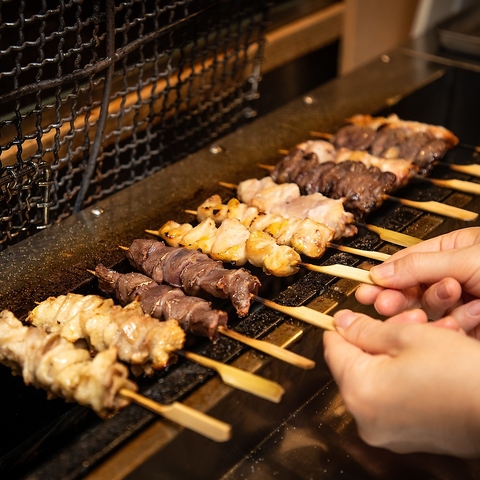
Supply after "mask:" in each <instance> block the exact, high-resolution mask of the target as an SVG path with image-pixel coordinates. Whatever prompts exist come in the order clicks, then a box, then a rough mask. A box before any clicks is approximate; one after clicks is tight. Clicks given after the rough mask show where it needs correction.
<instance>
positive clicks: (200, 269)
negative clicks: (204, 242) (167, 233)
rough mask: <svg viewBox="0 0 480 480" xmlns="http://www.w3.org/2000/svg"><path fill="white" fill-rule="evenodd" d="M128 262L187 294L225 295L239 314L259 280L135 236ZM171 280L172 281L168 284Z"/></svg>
mask: <svg viewBox="0 0 480 480" xmlns="http://www.w3.org/2000/svg"><path fill="white" fill-rule="evenodd" d="M127 258H128V260H129V261H130V263H131V265H132V266H133V267H134V268H136V269H137V270H139V271H140V272H142V273H144V274H145V275H148V276H149V277H151V278H153V280H155V281H156V282H158V283H162V282H166V283H169V284H171V285H174V286H178V287H181V288H182V289H183V290H184V291H185V293H186V294H187V295H195V296H198V295H199V294H201V295H202V296H203V295H205V294H208V295H213V296H214V297H218V298H229V299H230V301H231V302H232V304H233V306H234V307H235V309H236V311H237V313H238V315H239V316H241V317H243V316H245V315H247V313H248V311H249V309H250V303H251V296H252V294H254V295H256V294H257V293H258V289H259V287H260V281H259V280H258V278H257V277H256V276H254V275H252V274H251V273H250V272H248V271H247V270H245V269H244V268H238V269H234V270H229V269H226V268H224V267H223V264H222V262H219V261H215V260H212V259H211V258H210V257H208V255H205V254H204V253H200V252H197V251H195V250H188V249H186V248H182V247H169V246H167V245H165V243H163V242H160V241H157V240H148V239H136V240H134V241H133V242H132V244H131V245H130V248H129V249H128V251H127ZM172 281H173V282H175V283H172Z"/></svg>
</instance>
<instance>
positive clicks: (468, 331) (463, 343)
mask: <svg viewBox="0 0 480 480" xmlns="http://www.w3.org/2000/svg"><path fill="white" fill-rule="evenodd" d="M370 274H371V276H372V279H373V280H374V281H375V283H376V285H377V286H370V285H362V286H360V287H359V289H358V290H357V293H356V296H357V299H358V300H359V301H360V302H361V303H364V304H373V305H374V306H375V308H376V309H377V311H378V312H379V313H380V314H382V315H385V316H388V317H390V318H388V320H386V321H385V322H380V321H377V320H373V319H372V318H370V317H368V316H366V315H361V314H356V313H354V312H351V311H347V310H344V311H340V312H338V313H337V314H336V315H335V323H336V325H337V329H338V331H337V332H325V336H324V344H325V358H326V361H327V363H328V365H329V367H330V369H331V371H332V374H333V376H334V378H335V380H336V381H337V383H338V386H339V388H340V392H341V394H342V397H343V399H344V402H345V404H346V406H347V408H348V409H349V410H350V412H351V413H352V414H353V416H354V417H355V419H356V421H357V425H358V429H359V434H360V436H361V437H362V438H363V439H364V440H365V441H366V442H367V443H369V444H371V445H375V446H380V447H385V448H389V449H391V450H393V451H396V452H414V451H424V452H433V453H447V454H453V455H457V456H462V457H475V456H478V455H479V454H480V375H478V365H480V363H479V362H480V343H478V341H477V340H476V338H477V337H479V335H480V327H479V325H480V228H467V229H463V230H458V231H454V232H452V233H449V234H447V235H443V236H440V237H437V238H434V239H431V240H427V241H425V242H422V243H420V244H418V245H415V246H414V247H410V248H407V249H405V250H402V251H401V252H398V253H396V254H395V255H393V256H392V257H391V258H390V259H389V260H388V261H386V262H384V263H383V264H382V265H379V266H377V267H374V268H372V269H371V271H370ZM428 319H433V320H436V321H435V322H429V323H427V320H428ZM439 327H442V328H439ZM472 337H473V338H472Z"/></svg>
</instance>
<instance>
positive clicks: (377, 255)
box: [145, 182, 390, 262]
mask: <svg viewBox="0 0 480 480" xmlns="http://www.w3.org/2000/svg"><path fill="white" fill-rule="evenodd" d="M220 184H221V185H222V186H224V187H225V186H226V185H232V184H227V183H224V182H220ZM185 213H189V214H191V215H196V214H197V212H196V211H195V210H185ZM145 231H146V232H147V233H150V234H152V235H158V232H156V231H155V230H145ZM326 247H327V248H334V249H335V250H339V251H340V252H345V253H353V254H354V255H359V256H360V257H365V258H371V259H373V260H380V261H381V262H383V261H385V260H387V259H389V258H390V255H389V254H388V253H382V252H375V251H373V250H362V249H360V248H353V247H348V246H345V245H338V244H336V243H332V242H328V243H327V244H326Z"/></svg>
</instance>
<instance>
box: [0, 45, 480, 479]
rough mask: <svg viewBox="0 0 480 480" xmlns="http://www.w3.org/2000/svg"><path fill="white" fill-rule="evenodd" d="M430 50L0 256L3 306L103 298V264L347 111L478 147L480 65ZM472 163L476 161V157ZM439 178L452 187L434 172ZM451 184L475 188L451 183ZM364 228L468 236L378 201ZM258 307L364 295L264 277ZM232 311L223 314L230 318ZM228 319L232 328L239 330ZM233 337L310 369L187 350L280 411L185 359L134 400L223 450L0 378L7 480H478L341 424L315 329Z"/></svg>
mask: <svg viewBox="0 0 480 480" xmlns="http://www.w3.org/2000/svg"><path fill="white" fill-rule="evenodd" d="M431 41H432V42H433V40H432V38H431V37H428V38H427V41H426V43H420V44H412V45H409V46H407V47H406V48H403V49H399V50H397V51H395V52H392V53H391V54H390V55H389V56H388V57H383V58H382V59H379V60H378V61H375V62H373V63H372V64H369V65H367V66H366V67H364V68H362V69H360V70H358V71H356V72H354V73H353V74H351V75H348V76H345V77H342V78H338V79H336V80H334V81H332V82H329V83H327V84H325V85H323V86H321V87H319V88H317V89H315V90H313V91H312V92H309V94H308V97H306V98H299V99H298V100H296V101H294V102H292V103H290V104H288V105H286V106H284V107H282V108H280V109H279V110H277V111H275V112H274V113H272V114H269V115H266V116H265V117H263V118H260V119H258V120H255V121H254V122H253V123H251V124H250V125H246V126H242V127H241V128H238V129H236V130H235V131H234V132H232V133H229V134H228V135H226V136H223V137H221V138H218V139H215V142H214V143H212V138H211V137H209V139H208V142H206V143H208V145H207V146H206V147H204V148H202V149H200V150H198V151H197V152H195V153H193V154H191V155H188V156H186V157H185V158H182V159H181V160H179V161H176V162H173V163H170V164H169V165H167V166H163V168H162V169H161V170H160V171H159V172H156V173H154V174H152V175H149V176H148V177H147V178H144V179H142V180H141V181H139V182H135V183H134V184H133V185H130V186H128V188H124V189H121V190H120V191H118V192H116V193H114V194H112V195H109V196H108V197H107V198H104V199H102V200H100V201H97V202H92V203H91V204H90V203H89V204H86V205H84V208H83V209H82V210H81V211H79V212H78V213H75V214H73V215H68V216H67V218H65V219H63V220H62V221H61V222H57V223H55V224H53V225H50V226H49V227H48V228H47V229H44V230H43V231H40V232H39V233H36V234H35V235H30V236H27V238H24V239H23V240H22V241H19V242H16V243H15V244H13V245H10V246H9V247H8V248H6V249H5V250H4V251H3V252H2V253H1V256H0V265H1V269H2V272H3V279H2V280H3V281H2V288H1V292H0V295H1V305H2V307H3V308H9V309H11V310H13V311H14V312H15V313H17V314H18V315H19V316H23V315H25V314H26V312H27V311H28V310H29V309H31V308H32V307H33V306H34V305H35V302H36V301H42V300H44V299H45V298H46V297H47V296H50V295H59V294H64V293H66V292H68V291H75V292H79V293H98V289H97V286H96V281H95V279H93V278H92V277H91V275H90V274H89V273H88V272H87V269H93V268H94V267H95V265H96V264H97V263H98V262H103V263H105V264H106V265H108V266H115V267H116V268H118V269H120V270H122V271H126V270H127V269H128V265H127V264H126V262H125V258H124V253H123V252H122V251H121V250H120V249H119V248H118V246H119V245H120V244H122V245H128V244H129V242H131V241H132V240H133V239H134V238H138V237H142V236H144V230H145V229H147V228H152V227H153V228H155V227H158V226H160V225H161V224H162V223H163V222H165V221H166V220H169V219H176V220H177V221H188V220H189V219H190V218H189V217H188V216H187V214H185V209H188V208H195V207H196V206H197V205H198V204H199V202H200V201H202V200H204V199H205V198H206V197H207V196H209V195H211V194H213V193H219V194H220V195H222V196H224V197H225V195H226V192H225V190H224V189H222V187H220V186H219V184H218V182H219V181H227V182H232V183H236V182H238V181H241V180H243V179H246V178H250V177H253V176H261V175H264V172H263V171H262V170H261V169H260V168H259V167H258V164H259V163H274V162H275V161H276V160H277V159H278V151H279V149H285V148H288V147H291V146H293V145H295V144H296V143H298V142H300V141H302V140H304V139H305V138H307V137H309V133H310V132H311V131H325V132H329V131H330V132H331V131H334V130H335V129H336V128H338V127H340V126H341V125H342V124H343V120H344V118H346V117H348V116H350V115H352V114H354V113H359V112H361V113H372V114H386V113H397V114H398V115H399V116H401V117H403V118H408V119H413V120H418V121H424V122H430V123H436V124H441V125H444V126H445V127H447V128H449V129H451V130H453V131H454V132H455V133H456V134H457V135H458V136H459V137H460V139H461V141H462V143H464V144H469V145H478V144H480V135H479V133H478V132H479V131H480V124H479V123H480V121H479V120H478V115H477V114H476V112H477V110H478V108H479V107H480V93H479V90H478V88H477V86H478V84H479V80H480V67H479V66H478V65H477V64H475V63H474V62H469V61H464V60H462V59H458V58H455V57H452V56H448V55H446V54H443V53H442V54H440V53H441V52H440V53H439V51H438V49H437V48H436V46H435V43H434V42H433V43H432V44H430V43H429V42H431ZM472 155H473V154H472V152H471V150H469V149H468V148H457V149H456V150H455V151H453V152H450V153H449V154H448V156H447V158H446V160H447V161H450V162H452V163H470V162H471V161H472ZM473 160H477V159H476V158H475V156H473ZM434 174H435V175H436V176H439V177H441V178H450V177H453V175H452V173H451V172H450V171H449V170H447V169H442V168H441V167H436V169H435V171H434ZM455 178H462V179H468V180H471V181H476V182H478V180H476V179H470V178H469V177H467V176H464V175H459V174H455ZM401 194H402V196H405V197H408V198H412V199H415V200H436V201H441V202H445V203H449V204H452V205H455V206H458V207H462V208H468V209H469V210H475V211H480V199H478V198H477V197H474V196H471V195H467V194H461V193H458V192H453V191H449V190H446V189H442V188H438V187H434V186H427V185H425V184H421V183H418V184H412V185H409V186H408V187H406V188H405V189H404V190H403V191H402V192H401ZM369 221H370V222H371V223H374V224H377V225H379V226H382V227H386V228H390V229H393V230H398V231H402V232H404V233H407V234H410V235H414V236H417V237H420V238H428V237H430V236H435V235H438V234H440V233H444V232H447V231H451V230H454V229H458V228H461V227H463V226H465V223H464V222H462V221H457V220H453V219H446V218H444V217H441V216H437V215H431V214H425V213H422V212H420V211H418V210H415V209H412V208H409V207H404V206H399V205H396V204H394V203H390V202H387V203H385V204H384V205H383V206H382V207H381V208H380V209H379V210H378V211H377V212H375V213H374V214H372V215H371V217H369ZM351 245H352V246H355V247H358V248H365V249H369V250H373V249H375V250H381V251H385V252H388V253H392V252H393V251H394V250H395V248H394V247H393V246H391V245H389V244H386V243H384V242H382V241H381V240H380V239H379V238H378V237H377V236H376V235H375V234H373V233H371V232H368V231H366V230H364V229H361V230H360V234H359V235H358V236H356V237H355V238H354V239H353V240H352V241H351ZM322 262H323V263H327V264H328V263H343V264H347V265H362V264H364V263H365V260H361V259H359V258H358V257H355V256H353V255H349V254H345V253H333V252H329V253H328V254H327V255H326V256H325V257H324V258H323V259H322ZM253 271H254V273H257V274H258V275H259V277H260V278H261V280H262V283H263V286H262V291H261V294H262V296H264V297H268V298H270V299H274V300H276V301H277V302H279V303H284V304H288V305H309V306H310V307H312V308H315V309H317V310H319V311H324V312H326V311H332V310H334V309H335V308H338V307H352V308H355V309H357V310H363V311H367V312H370V313H371V311H370V310H369V309H368V308H365V307H360V306H359V305H358V304H356V302H355V300H354V299H353V297H352V292H353V291H354V289H355V286H356V285H355V283H354V282H351V281H346V280H341V279H337V278H333V277H329V276H327V275H323V274H319V273H315V272H308V273H306V272H300V273H299V274H298V275H296V276H295V277H293V278H289V279H282V280H280V279H276V278H271V277H266V276H265V275H262V274H261V273H260V272H258V271H256V270H254V269H253ZM223 306H224V305H222V307H223ZM233 318H234V315H232V319H233ZM232 326H233V327H234V328H236V329H238V330H239V331H240V332H242V333H245V334H247V335H250V336H252V337H262V338H264V337H269V338H270V339H271V340H272V341H274V342H277V343H285V342H288V341H289V339H290V338H293V337H294V336H295V334H296V333H298V331H301V332H302V335H301V337H300V339H299V340H296V341H295V343H294V344H293V345H292V347H291V348H292V349H293V350H295V351H296V352H297V353H300V354H302V355H305V356H307V357H310V358H312V359H314V360H316V362H317V366H316V368H315V369H313V370H311V371H298V370H297V369H295V368H294V367H291V366H288V365H286V364H283V363H281V362H279V361H277V360H274V359H271V358H269V357H267V356H263V355H260V354H258V353H256V352H253V351H251V350H250V349H247V348H245V347H243V346H242V345H240V344H238V343H236V342H234V341H233V340H229V339H226V338H221V339H220V340H219V342H218V343H216V344H214V345H213V344H210V343H208V342H206V341H201V340H198V339H195V340H192V344H191V345H190V347H191V348H193V349H195V350H196V351H199V352H200V353H202V354H205V355H207V356H212V357H213V358H216V359H219V360H221V361H224V362H231V363H234V364H236V365H239V366H241V367H242V368H245V369H247V370H249V371H254V372H257V373H259V374H261V375H263V376H265V377H268V378H271V379H273V380H275V381H278V382H279V383H280V384H282V385H283V386H284V387H285V390H286V393H285V395H284V397H283V399H282V401H281V402H280V403H279V404H278V405H274V404H271V403H269V402H267V401H265V400H261V399H258V398H256V397H253V396H251V395H248V394H245V393H242V392H239V391H234V390H231V389H229V388H227V387H225V386H224V385H222V384H221V382H220V381H219V380H218V378H217V377H216V376H215V375H214V374H213V373H212V372H210V371H209V370H207V369H205V368H203V367H200V366H198V365H196V364H193V363H190V362H187V361H183V360H180V361H179V362H178V363H177V364H176V365H174V366H172V367H170V368H168V369H167V370H166V371H164V372H161V373H159V374H158V375H156V376H155V377H154V378H152V379H144V380H142V381H141V382H140V386H141V391H142V393H144V394H145V395H147V396H149V397H152V398H154V399H155V400H157V401H160V402H165V403H169V402H171V401H173V400H177V399H178V400H181V401H183V402H185V403H188V404H190V405H192V406H194V407H195V408H198V409H200V410H203V411H206V412H208V413H209V414H211V415H213V416H215V417H217V418H219V419H221V420H224V421H226V422H228V423H230V424H231V425H232V426H233V432H234V434H233V439H232V440H231V441H230V442H228V443H226V444H218V443H215V442H212V441H210V440H207V439H205V438H203V437H202V436H200V435H198V434H195V433H192V432H190V431H185V430H183V429H181V428H179V427H177V426H176V425H174V424H172V423H170V422H168V421H166V420H163V419H159V418H158V417H156V416H155V415H153V414H151V413H149V412H147V411H145V410H143V409H141V408H140V407H137V406H136V405H131V406H130V407H128V408H127V409H126V410H124V411H122V412H120V413H119V414H118V415H117V416H115V417H114V418H112V419H110V420H108V421H101V420H100V419H98V418H97V417H96V416H95V415H94V414H93V413H92V412H90V411H89V410H88V409H84V408H82V407H79V406H75V405H67V404H65V403H64V402H63V401H61V400H51V401H47V400H46V399H45V395H44V393H43V392H37V391H36V390H34V389H31V388H26V387H25V386H23V384H22V380H21V379H20V378H17V377H12V376H11V375H10V372H9V371H8V370H7V369H5V368H2V369H0V376H1V382H2V395H1V397H0V406H1V412H2V432H3V435H2V443H1V451H0V472H2V478H9V477H10V478H16V477H24V478H30V479H43V478H62V479H66V478H71V479H74V478H89V479H97V478H108V477H111V478H129V479H131V480H134V479H140V478H141V479H145V478H162V479H178V478H198V479H204V478H223V479H225V480H227V479H228V480H230V479H237V478H250V479H257V478H258V479H260V478H261V479H265V478H292V479H307V478H325V479H328V478H339V477H340V478H355V479H363V478H365V479H378V478H382V479H383V478H385V479H387V478H388V479H395V478H408V477H412V476H413V477H415V476H422V477H424V478H439V479H440V478H441V479H456V478H465V479H470V478H471V479H473V478H478V477H479V476H480V464H479V463H478V462H467V461H463V460H459V459H455V458H451V457H446V456H434V455H420V454H418V455H417V454H416V455H402V456H400V455H395V454H392V453H389V452H386V451H383V450H380V449H374V448H371V447H368V446H367V445H365V444H364V443H363V442H362V441H361V440H360V439H359V438H358V435H357V434H356V431H355V426H354V422H353V421H352V418H351V417H350V416H349V414H348V413H347V412H346V411H345V409H344V407H343V405H342V403H341V400H340V397H339V395H338V390H337V389H336V387H335V385H334V383H333V381H332V379H331V376H330V374H329V372H328V369H327V367H326V365H325V363H324V362H323V360H322V355H323V350H322V332H321V331H320V330H318V329H315V328H313V327H309V326H307V325H305V324H303V323H301V322H297V321H294V320H292V319H290V318H288V317H286V316H284V315H280V314H278V313H275V312H274V311H271V310H268V309H266V308H263V307H262V308H260V307H255V308H253V309H252V313H251V314H250V315H249V316H248V317H247V318H245V319H244V320H242V321H234V323H233V324H232Z"/></svg>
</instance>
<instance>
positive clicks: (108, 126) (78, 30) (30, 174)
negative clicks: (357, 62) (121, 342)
mask: <svg viewBox="0 0 480 480" xmlns="http://www.w3.org/2000/svg"><path fill="white" fill-rule="evenodd" d="M269 6H270V5H269V2H268V1H263V2H257V1H254V0H248V1H240V0H235V1H229V2H224V1H219V0H216V1H213V0H183V1H171V2H165V1H160V0H127V1H122V2H119V1H114V0H105V1H99V0H95V1H91V2H83V0H70V1H68V0H56V1H54V0H42V1H41V2H27V1H26V0H21V1H20V2H17V1H13V0H3V1H0V65H1V66H0V92H3V93H2V94H0V105H1V108H2V110H1V112H2V113H0V205H1V207H0V208H1V212H0V249H3V248H5V247H6V246H8V245H11V244H13V243H15V242H17V241H19V240H21V239H24V238H25V237H26V236H29V235H31V234H33V233H35V232H36V231H37V230H38V229H41V228H45V227H47V226H48V225H50V224H52V223H54V222H56V221H60V220H62V219H64V218H66V217H68V216H70V215H71V214H72V213H75V212H77V211H79V210H81V209H83V208H85V207H87V206H89V205H91V204H92V203H94V202H96V201H98V200H100V199H102V198H105V197H106V196H108V195H110V194H112V193H114V192H116V191H118V190H120V189H122V188H124V187H126V186H129V185H132V184H133V183H136V182H137V181H139V180H142V179H143V178H145V177H147V176H149V175H151V174H152V173H153V172H156V171H158V170H160V169H161V168H163V167H165V166H166V165H168V164H169V163H172V162H174V161H176V160H178V159H180V158H183V157H185V156H186V155H188V154H189V153H191V152H193V151H195V150H198V149H199V148H200V147H202V146H204V145H206V144H207V143H209V142H212V141H213V140H214V139H216V138H218V137H219V136H222V135H224V134H225V133H227V132H229V131H231V130H232V129H233V127H237V126H238V125H240V124H242V123H243V122H246V121H247V120H248V119H249V118H251V117H253V116H255V111H254V109H253V108H254V104H253V101H254V100H255V99H256V98H257V96H258V95H257V85H258V82H259V80H260V65H261V60H262V50H263V43H264V32H265V25H266V18H267V13H268V10H269Z"/></svg>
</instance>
